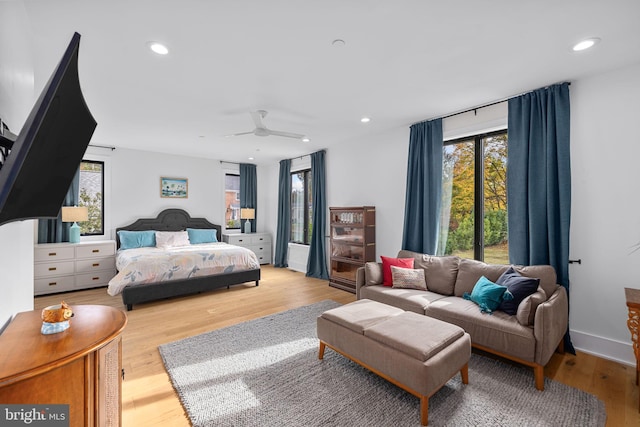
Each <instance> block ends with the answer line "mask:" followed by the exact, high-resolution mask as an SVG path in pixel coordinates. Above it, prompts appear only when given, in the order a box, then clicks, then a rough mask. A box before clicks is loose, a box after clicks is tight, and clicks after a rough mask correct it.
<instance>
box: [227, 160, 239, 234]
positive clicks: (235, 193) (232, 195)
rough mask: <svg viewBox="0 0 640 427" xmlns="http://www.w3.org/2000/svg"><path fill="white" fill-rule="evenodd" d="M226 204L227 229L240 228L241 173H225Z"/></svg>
mask: <svg viewBox="0 0 640 427" xmlns="http://www.w3.org/2000/svg"><path fill="white" fill-rule="evenodd" d="M224 205H225V218H224V219H225V222H226V224H227V229H239V228H240V175H239V174H231V173H227V174H225V175H224Z"/></svg>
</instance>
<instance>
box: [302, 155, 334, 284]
mask: <svg viewBox="0 0 640 427" xmlns="http://www.w3.org/2000/svg"><path fill="white" fill-rule="evenodd" d="M324 157H325V152H324V150H323V151H318V152H316V153H313V154H311V197H312V199H313V218H312V220H313V228H312V229H311V243H310V244H309V260H308V261H307V274H306V275H307V276H309V277H317V278H318V279H329V271H328V270H327V248H326V241H325V235H326V230H327V199H326V177H325V175H326V165H325V159H324Z"/></svg>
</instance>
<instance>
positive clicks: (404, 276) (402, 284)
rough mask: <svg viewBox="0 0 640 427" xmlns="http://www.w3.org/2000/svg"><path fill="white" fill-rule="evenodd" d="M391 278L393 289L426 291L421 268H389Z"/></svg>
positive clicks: (425, 282)
mask: <svg viewBox="0 0 640 427" xmlns="http://www.w3.org/2000/svg"><path fill="white" fill-rule="evenodd" d="M391 277H392V278H393V288H400V289H418V290H421V291H426V290H427V281H426V280H425V278H424V270H423V269H422V268H418V269H415V270H414V269H412V268H402V267H396V266H395V265H392V266H391Z"/></svg>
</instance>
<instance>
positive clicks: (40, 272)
mask: <svg viewBox="0 0 640 427" xmlns="http://www.w3.org/2000/svg"><path fill="white" fill-rule="evenodd" d="M74 268H75V266H74V264H73V261H60V262H43V263H40V264H35V265H34V266H33V274H34V276H35V277H37V278H41V277H52V276H62V275H65V274H73V273H74Z"/></svg>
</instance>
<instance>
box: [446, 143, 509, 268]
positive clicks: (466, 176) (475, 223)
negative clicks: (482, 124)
mask: <svg viewBox="0 0 640 427" xmlns="http://www.w3.org/2000/svg"><path fill="white" fill-rule="evenodd" d="M443 154H444V158H443V172H442V186H443V191H442V216H441V221H440V224H441V225H440V238H439V247H438V253H439V254H446V255H457V256H460V257H462V258H472V259H477V260H480V261H486V262H489V263H497V264H508V263H509V244H508V236H507V186H506V184H507V174H506V172H507V131H506V130H504V131H499V132H492V133H487V134H483V135H476V136H471V137H466V138H461V139H456V140H452V141H447V142H445V146H444V153H443Z"/></svg>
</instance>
